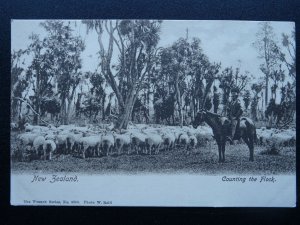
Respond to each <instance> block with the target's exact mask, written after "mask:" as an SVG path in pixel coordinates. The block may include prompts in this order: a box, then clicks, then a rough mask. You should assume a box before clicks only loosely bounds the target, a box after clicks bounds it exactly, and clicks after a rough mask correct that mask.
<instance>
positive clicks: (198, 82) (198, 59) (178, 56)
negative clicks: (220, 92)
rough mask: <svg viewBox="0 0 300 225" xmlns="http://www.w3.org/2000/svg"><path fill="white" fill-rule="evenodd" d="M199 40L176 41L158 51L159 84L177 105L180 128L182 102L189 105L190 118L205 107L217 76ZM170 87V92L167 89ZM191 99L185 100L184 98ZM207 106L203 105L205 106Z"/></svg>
mask: <svg viewBox="0 0 300 225" xmlns="http://www.w3.org/2000/svg"><path fill="white" fill-rule="evenodd" d="M200 43H201V42H200V39H198V38H193V39H192V41H191V42H189V41H188V39H184V38H180V39H179V40H177V41H176V42H174V43H173V44H172V46H171V47H167V48H164V49H163V50H162V51H161V55H160V57H161V58H160V59H161V62H160V63H161V76H160V77H163V78H164V79H163V80H162V82H164V83H165V84H167V87H168V89H173V90H174V92H175V95H176V102H177V105H178V114H179V118H180V125H181V126H182V125H183V122H184V116H183V106H184V104H183V101H184V100H186V101H191V103H192V105H193V106H192V112H193V113H192V114H195V111H197V110H199V109H200V108H204V107H205V106H208V105H209V101H210V100H211V99H210V98H209V93H210V92H211V88H212V84H213V81H214V80H215V79H216V75H217V73H218V72H219V68H220V64H215V63H214V64H212V63H210V62H209V60H208V58H207V56H206V55H204V54H203V50H202V48H201V46H200ZM170 87H171V88H170ZM189 95H190V96H191V99H190V98H189V97H187V98H186V96H189ZM206 102H207V105H206Z"/></svg>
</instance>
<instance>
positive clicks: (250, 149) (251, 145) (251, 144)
mask: <svg viewBox="0 0 300 225" xmlns="http://www.w3.org/2000/svg"><path fill="white" fill-rule="evenodd" d="M254 138H255V137H254V134H253V135H251V136H250V137H249V145H248V147H249V151H250V158H249V161H251V162H253V161H254Z"/></svg>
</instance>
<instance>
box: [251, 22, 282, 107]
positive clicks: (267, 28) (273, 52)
mask: <svg viewBox="0 0 300 225" xmlns="http://www.w3.org/2000/svg"><path fill="white" fill-rule="evenodd" d="M274 37H275V33H274V31H273V27H272V26H271V24H270V22H261V23H259V30H258V32H257V33H256V41H255V42H254V43H253V45H254V47H255V48H256V49H257V51H258V54H259V55H258V57H259V58H260V59H263V61H264V62H263V64H261V65H260V70H261V71H262V72H263V74H264V77H265V82H266V85H265V105H267V104H268V101H269V98H268V93H269V78H270V76H271V75H270V74H271V73H272V71H273V69H274V67H275V66H276V65H277V63H278V59H279V53H280V50H279V47H278V45H277V43H276V41H275V38H274Z"/></svg>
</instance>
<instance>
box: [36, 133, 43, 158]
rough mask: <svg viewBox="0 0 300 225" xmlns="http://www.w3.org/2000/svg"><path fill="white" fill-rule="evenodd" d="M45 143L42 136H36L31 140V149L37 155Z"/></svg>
mask: <svg viewBox="0 0 300 225" xmlns="http://www.w3.org/2000/svg"><path fill="white" fill-rule="evenodd" d="M44 143H45V138H44V137H43V136H37V137H36V138H35V139H34V141H33V150H34V151H35V152H36V155H37V156H38V155H39V153H40V151H42V150H43V145H44Z"/></svg>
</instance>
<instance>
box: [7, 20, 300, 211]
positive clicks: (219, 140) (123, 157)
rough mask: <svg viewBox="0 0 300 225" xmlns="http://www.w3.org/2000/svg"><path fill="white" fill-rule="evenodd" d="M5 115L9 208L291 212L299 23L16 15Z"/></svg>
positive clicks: (12, 23) (293, 202)
mask: <svg viewBox="0 0 300 225" xmlns="http://www.w3.org/2000/svg"><path fill="white" fill-rule="evenodd" d="M10 119H11V124H10V126H11V131H10V138H11V139H10V155H11V203H12V204H15V205H94V206H104V205H116V206H123V205H124V206H288V207H293V206H295V202H296V43H295V23H294V22H286V21H285V22H280V21H276V22H275V21H232V20H222V21H221V20H142V19H139V20H137V19H132V20H122V19H118V20H17V19H16V20H15V19H13V20H11V118H10ZM44 186H50V187H49V189H51V191H49V192H47V193H45V192H44V191H43V187H44ZM133 186H134V188H133ZM167 186H168V187H169V188H167ZM199 186H201V190H200V189H198V188H199ZM217 186H218V187H217ZM53 187H54V189H52V188H53ZM82 187H84V188H85V189H84V190H82ZM170 187H171V188H170ZM218 188H219V189H222V191H223V192H226V193H227V192H228V193H231V192H235V193H234V194H233V193H232V195H235V197H232V198H231V197H228V196H231V195H230V194H229V195H227V197H226V196H223V197H221V198H220V199H221V200H220V199H218V200H216V199H214V198H213V196H214V194H213V192H215V193H218V191H216V190H219V189H218ZM234 188H236V190H235V189H234ZM285 188H286V190H287V191H286V192H284V191H283V192H284V193H282V196H279V197H278V190H279V189H280V190H282V189H285ZM170 189H172V190H170ZM254 189H256V190H260V189H263V190H264V193H262V192H261V193H259V196H262V198H259V197H257V199H258V198H259V200H257V199H255V198H253V196H254V195H255V194H254ZM266 189H267V190H268V193H265V190H266ZM30 190H32V192H31V191H30ZM39 190H40V191H39ZM59 190H61V191H59ZM72 190H73V191H72ZM78 190H80V191H81V192H83V193H84V194H83V195H82V196H81V197H80V199H76V197H74V196H78V195H76V193H75V192H77V191H78ZM54 192H55V194H54ZM73 192H74V195H72V193H73ZM198 192H199V193H198ZM245 192H248V194H246V193H245ZM93 193H97V194H95V195H93ZM132 193H136V197H135V198H136V199H132V198H131V197H130V195H131V194H132ZM146 193H147V194H148V197H149V199H147V198H146V197H147V196H145V195H146ZM159 193H160V194H161V195H159ZM162 193H165V195H164V194H162ZM178 193H181V195H180V196H181V197H180V196H177V195H178ZM182 193H185V194H182ZM191 193H192V194H191ZM236 193H238V195H239V194H240V193H241V195H240V196H241V199H237V196H236V195H237V194H236ZM249 193H250V194H249ZM252 193H253V195H252ZM52 194H53V195H52ZM77 194H78V192H77ZM31 195H32V197H30V196H31ZM142 195H143V197H141V196H142ZM219 195H221V194H217V195H215V196H216V198H218V196H219ZM24 196H26V197H24ZM36 196H37V197H36ZM42 196H45V198H44V199H43V197H42ZM46 196H47V197H46ZM50 196H51V197H50ZM54 196H55V199H54ZM91 196H94V197H91ZM95 196H97V197H95ZM151 196H153V197H151ZM175 196H177V199H175V198H174V197H175ZM244 197H245V198H246V199H244ZM264 197H265V198H266V199H264ZM277 197H278V199H277ZM51 198H52V199H53V201H50V200H51ZM78 198H79V197H78ZM274 198H275V199H274ZM222 199H224V201H223V202H222ZM256 200H257V201H256ZM285 201H286V202H285ZM268 204H270V205H268Z"/></svg>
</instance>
